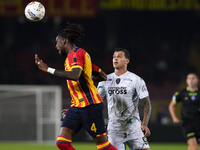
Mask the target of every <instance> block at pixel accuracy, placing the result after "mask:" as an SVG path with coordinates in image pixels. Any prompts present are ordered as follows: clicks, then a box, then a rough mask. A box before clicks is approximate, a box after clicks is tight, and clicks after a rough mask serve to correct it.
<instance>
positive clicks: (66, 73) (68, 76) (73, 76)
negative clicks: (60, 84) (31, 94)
mask: <svg viewBox="0 0 200 150" xmlns="http://www.w3.org/2000/svg"><path fill="white" fill-rule="evenodd" d="M54 75H55V76H58V77H61V78H64V79H67V80H74V81H77V80H78V79H79V76H77V74H75V73H74V72H72V71H63V70H57V69H56V70H55V72H54Z"/></svg>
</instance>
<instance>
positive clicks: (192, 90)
mask: <svg viewBox="0 0 200 150" xmlns="http://www.w3.org/2000/svg"><path fill="white" fill-rule="evenodd" d="M188 88H189V91H190V92H195V91H196V89H197V87H196V86H194V87H189V86H188Z"/></svg>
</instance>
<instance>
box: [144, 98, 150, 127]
mask: <svg viewBox="0 0 200 150" xmlns="http://www.w3.org/2000/svg"><path fill="white" fill-rule="evenodd" d="M142 101H143V103H144V116H143V122H142V125H144V126H147V125H148V123H149V119H150V116H151V103H150V99H149V97H145V98H143V99H142Z"/></svg>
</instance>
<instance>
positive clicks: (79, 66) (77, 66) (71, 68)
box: [71, 66, 83, 70]
mask: <svg viewBox="0 0 200 150" xmlns="http://www.w3.org/2000/svg"><path fill="white" fill-rule="evenodd" d="M73 68H80V69H81V70H83V68H82V67H81V66H73V67H71V69H73Z"/></svg>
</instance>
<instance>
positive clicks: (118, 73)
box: [115, 68, 127, 76]
mask: <svg viewBox="0 0 200 150" xmlns="http://www.w3.org/2000/svg"><path fill="white" fill-rule="evenodd" d="M126 72H127V69H126V68H123V69H115V75H117V76H121V75H122V74H124V73H126Z"/></svg>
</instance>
